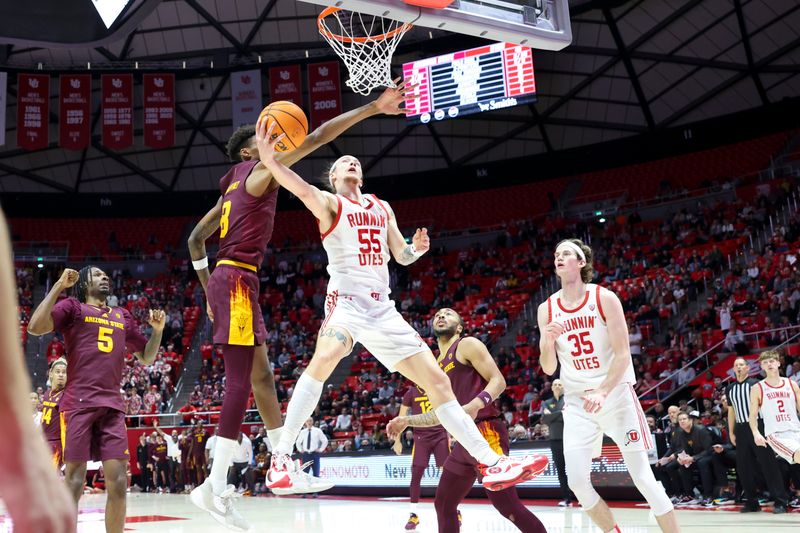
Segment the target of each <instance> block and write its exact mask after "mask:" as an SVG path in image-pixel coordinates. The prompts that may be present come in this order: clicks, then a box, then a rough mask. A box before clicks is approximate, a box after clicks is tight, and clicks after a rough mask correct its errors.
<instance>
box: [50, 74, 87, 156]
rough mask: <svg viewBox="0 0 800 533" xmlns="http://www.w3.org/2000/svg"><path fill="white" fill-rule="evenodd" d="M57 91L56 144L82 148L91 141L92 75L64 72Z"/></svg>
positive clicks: (75, 148) (69, 147) (68, 147)
mask: <svg viewBox="0 0 800 533" xmlns="http://www.w3.org/2000/svg"><path fill="white" fill-rule="evenodd" d="M59 87H60V89H59V93H58V145H59V146H60V147H61V148H67V149H69V150H83V149H84V148H88V147H89V144H90V142H91V136H92V132H91V124H90V121H91V118H90V116H91V112H92V110H91V107H92V77H91V76H90V75H89V74H64V75H62V76H61V78H60V82H59Z"/></svg>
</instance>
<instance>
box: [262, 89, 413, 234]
mask: <svg viewBox="0 0 800 533" xmlns="http://www.w3.org/2000/svg"><path fill="white" fill-rule="evenodd" d="M397 81H399V80H395V82H397ZM409 89H410V87H409V86H408V85H407V84H406V83H405V82H403V83H400V84H399V85H398V86H397V88H389V89H386V90H385V91H383V93H382V94H381V95H380V96H379V97H378V98H377V99H376V100H374V101H372V102H370V103H368V104H366V105H363V106H361V107H358V108H356V109H353V110H351V111H348V112H347V113H342V114H341V115H339V116H337V117H335V118H333V119H331V120H329V121H328V122H326V123H325V124H323V125H322V126H320V127H318V128H317V129H315V130H314V131H312V132H311V133H309V134H308V135H307V136H306V138H305V140H304V141H303V143H302V144H301V145H300V146H298V147H297V149H295V150H292V151H291V152H281V153H279V154H276V155H275V159H276V160H278V161H279V162H281V163H282V164H283V165H284V166H286V167H291V166H292V165H294V164H295V163H297V162H298V161H300V160H301V159H303V158H304V157H305V156H307V155H308V154H310V153H312V152H314V151H315V150H317V149H319V148H320V147H322V146H324V145H326V144H328V143H329V142H331V141H333V140H335V139H336V138H337V137H338V136H339V135H341V134H342V133H344V132H345V131H347V130H348V129H350V128H351V127H353V126H355V125H356V124H358V123H359V122H361V121H362V120H364V119H366V118H369V117H372V116H374V115H380V114H386V115H399V114H400V113H403V112H404V110H403V108H401V107H400V104H401V103H403V101H404V100H405V95H406V92H407V91H408V90H409ZM259 153H260V150H259ZM273 177H275V179H276V180H277V181H278V183H280V184H281V185H283V184H282V183H281V181H280V180H279V179H277V178H278V176H275V175H274V173H273V172H272V170H271V169H270V168H269V167H267V166H266V165H265V164H264V162H263V161H262V162H261V163H259V164H257V165H256V166H255V168H254V169H253V171H252V173H251V174H250V177H249V178H248V180H247V192H249V193H250V194H252V195H253V196H261V195H262V194H263V193H264V191H266V190H267V188H269V186H270V183H271V181H272V178H273ZM317 218H319V217H317ZM320 220H321V219H320Z"/></svg>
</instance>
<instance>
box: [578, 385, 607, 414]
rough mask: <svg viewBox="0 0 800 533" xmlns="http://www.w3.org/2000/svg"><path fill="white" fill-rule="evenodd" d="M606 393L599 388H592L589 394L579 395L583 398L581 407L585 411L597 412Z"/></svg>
mask: <svg viewBox="0 0 800 533" xmlns="http://www.w3.org/2000/svg"><path fill="white" fill-rule="evenodd" d="M606 396H608V394H607V393H605V392H603V391H601V390H593V391H591V392H590V393H589V394H585V395H583V396H581V400H583V409H584V410H585V411H586V412H587V413H597V412H599V411H600V409H602V408H603V405H605V403H606Z"/></svg>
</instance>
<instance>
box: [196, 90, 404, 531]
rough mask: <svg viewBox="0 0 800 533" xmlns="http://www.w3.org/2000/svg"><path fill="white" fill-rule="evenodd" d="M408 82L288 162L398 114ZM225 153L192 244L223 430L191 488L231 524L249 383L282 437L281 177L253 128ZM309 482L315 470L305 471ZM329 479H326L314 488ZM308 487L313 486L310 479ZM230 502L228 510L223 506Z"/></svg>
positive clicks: (328, 126)
mask: <svg viewBox="0 0 800 533" xmlns="http://www.w3.org/2000/svg"><path fill="white" fill-rule="evenodd" d="M404 98H405V90H404V89H402V88H401V89H387V90H386V91H384V93H383V94H382V95H381V96H380V97H379V98H378V99H377V100H375V101H374V102H371V103H369V104H367V105H365V106H362V107H360V108H358V109H355V110H352V111H350V112H348V113H345V114H343V115H340V116H339V117H336V118H334V119H333V120H331V121H329V122H326V123H325V124H323V125H322V126H320V127H319V128H317V129H316V130H314V131H313V132H311V133H310V134H309V135H308V136H307V137H306V139H305V141H304V142H303V144H301V145H300V147H298V148H297V149H296V150H294V151H292V152H288V153H285V154H282V155H281V156H280V159H281V161H282V162H283V163H284V164H285V165H287V166H291V165H293V164H294V163H296V162H298V161H299V160H300V159H302V158H303V157H305V156H306V155H308V154H310V153H311V152H313V151H314V150H316V149H318V148H320V147H321V146H323V145H324V144H327V143H329V142H331V141H333V140H334V139H335V138H336V137H337V136H339V135H340V134H341V133H342V132H344V131H345V130H347V129H348V128H349V127H351V126H353V125H354V124H356V123H358V122H360V121H361V120H364V119H365V118H367V117H370V116H372V115H376V114H380V113H385V114H400V113H402V112H403V110H402V109H401V108H400V107H399V106H400V103H402V102H403V100H404ZM228 155H229V156H230V159H231V160H232V161H234V162H236V163H237V164H236V165H234V166H233V168H231V170H230V171H228V173H227V174H225V176H223V178H222V179H221V180H220V198H219V200H218V201H217V205H216V206H215V207H214V208H212V209H211V210H210V211H209V212H208V213H207V214H206V215H205V216H204V217H203V218H202V220H200V222H199V223H198V224H197V226H196V227H195V229H194V230H193V231H192V234H191V236H190V237H189V251H190V254H191V256H192V263H193V266H194V268H195V270H197V274H198V277H199V278H200V283H201V284H202V285H203V288H204V289H205V292H206V296H207V299H208V312H209V317H210V318H211V319H212V320H213V321H214V338H213V340H214V343H215V344H217V345H222V346H223V357H224V359H225V376H226V381H225V400H224V402H223V405H222V412H221V414H220V425H219V438H218V440H217V444H216V447H215V451H214V457H215V459H217V461H215V464H216V465H218V466H217V467H214V465H212V468H211V474H210V476H209V478H210V483H208V484H203V485H201V486H200V487H198V488H197V489H196V490H195V491H193V493H192V502H193V503H195V505H197V506H198V507H200V508H201V509H205V510H206V511H208V512H210V513H211V514H212V516H214V518H215V519H217V520H219V521H221V522H222V523H225V524H226V525H228V526H231V527H233V528H238V529H248V528H249V525H248V524H247V522H246V521H245V520H244V518H243V517H241V516H240V515H239V514H238V513H237V512H236V511H235V509H233V507H232V506H231V505H223V504H222V503H220V502H217V503H216V504H215V501H214V498H215V497H216V498H220V497H222V498H223V499H229V498H230V497H231V496H232V494H233V490H229V489H228V487H227V468H228V464H229V463H230V458H231V457H232V455H233V451H234V449H235V446H237V442H236V439H237V437H238V434H239V428H240V424H241V422H242V420H243V418H244V413H245V410H246V406H247V401H248V398H249V395H250V391H251V382H252V390H253V393H254V396H255V399H256V406H257V407H258V409H259V413H260V414H261V417H262V419H263V420H264V422H265V424H266V426H267V428H268V433H270V435H269V439H270V441H271V442H278V440H279V430H280V425H281V413H280V405H279V403H278V399H277V395H276V393H275V381H274V377H273V375H272V370H271V368H270V366H269V362H268V359H267V349H266V345H265V339H266V328H265V326H264V320H263V316H262V314H261V309H260V307H259V304H258V289H259V280H258V276H257V275H256V274H257V272H258V269H259V268H260V266H261V262H262V259H263V257H264V253H265V252H266V248H267V244H268V243H269V239H270V237H271V236H272V227H273V223H274V219H275V207H276V203H277V198H278V189H279V188H280V185H279V184H278V182H277V181H276V180H275V179H274V178H273V176H272V173H271V172H270V171H269V170H267V168H266V167H265V166H264V165H263V164H262V163H261V161H260V160H259V155H258V149H257V147H256V142H255V128H254V127H252V126H246V127H243V128H239V130H237V131H236V132H235V133H234V135H233V136H232V137H231V139H230V141H229V142H228ZM217 229H219V230H220V247H219V251H218V252H217V264H216V268H215V269H214V272H213V273H212V274H209V270H208V258H207V257H206V250H205V241H206V239H208V238H209V237H210V236H211V235H212V234H214V233H215V232H216V230H217ZM302 479H303V480H305V481H306V482H310V481H311V480H312V478H309V477H307V476H302ZM327 488H330V485H325V484H321V485H319V486H318V488H317V489H316V490H325V489H327ZM306 489H308V487H306ZM220 508H226V509H227V510H228V511H226V513H220V512H219V509H220Z"/></svg>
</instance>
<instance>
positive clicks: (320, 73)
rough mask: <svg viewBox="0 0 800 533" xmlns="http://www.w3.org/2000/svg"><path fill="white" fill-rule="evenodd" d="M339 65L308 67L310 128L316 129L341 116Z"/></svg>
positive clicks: (332, 62)
mask: <svg viewBox="0 0 800 533" xmlns="http://www.w3.org/2000/svg"><path fill="white" fill-rule="evenodd" d="M339 81H340V78H339V63H338V62H337V61H329V62H327V63H314V64H311V65H308V100H309V102H308V107H309V113H310V115H311V116H310V118H311V120H310V122H311V124H310V128H311V129H314V128H318V127H319V126H321V125H322V124H324V123H325V122H327V121H329V120H330V119H332V118H334V117H336V116H338V115H341V114H342V88H341V83H340V82H339Z"/></svg>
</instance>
